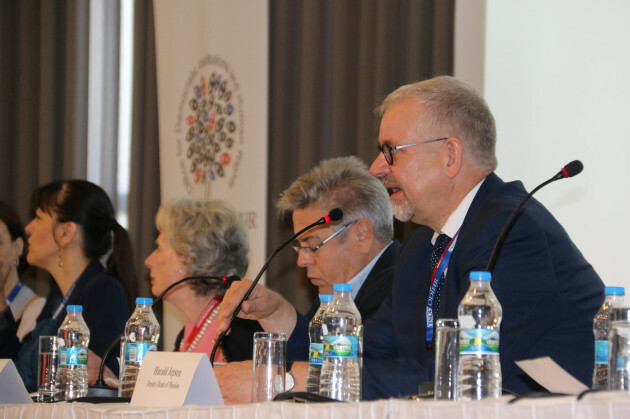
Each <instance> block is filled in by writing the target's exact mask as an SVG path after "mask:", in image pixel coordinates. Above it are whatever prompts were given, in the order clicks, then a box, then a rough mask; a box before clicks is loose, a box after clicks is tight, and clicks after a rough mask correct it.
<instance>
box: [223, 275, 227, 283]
mask: <svg viewBox="0 0 630 419" xmlns="http://www.w3.org/2000/svg"><path fill="white" fill-rule="evenodd" d="M227 279H228V276H227V275H223V283H224V284H225V285H227V284H228V283H227Z"/></svg>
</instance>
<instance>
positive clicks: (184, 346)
mask: <svg viewBox="0 0 630 419" xmlns="http://www.w3.org/2000/svg"><path fill="white" fill-rule="evenodd" d="M222 299H223V298H221V297H213V298H212V299H211V300H210V301H209V302H208V304H207V305H206V307H205V308H204V309H203V312H202V313H201V315H200V316H199V318H198V319H197V321H196V322H195V324H194V325H193V328H192V330H191V332H190V335H189V336H188V338H186V339H182V341H181V342H180V343H179V348H178V352H192V351H193V350H194V349H195V348H196V347H197V344H198V343H199V340H201V338H202V337H203V335H204V334H205V333H206V330H207V329H208V327H209V326H210V323H212V320H213V319H214V318H215V317H216V316H217V314H218V313H219V305H220V304H221V300H222ZM191 339H192V341H191Z"/></svg>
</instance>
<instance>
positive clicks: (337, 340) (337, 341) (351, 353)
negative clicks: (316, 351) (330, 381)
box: [324, 335, 359, 358]
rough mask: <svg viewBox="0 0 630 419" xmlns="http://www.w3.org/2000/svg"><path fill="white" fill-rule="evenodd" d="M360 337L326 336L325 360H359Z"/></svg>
mask: <svg viewBox="0 0 630 419" xmlns="http://www.w3.org/2000/svg"><path fill="white" fill-rule="evenodd" d="M358 357H359V337H358V336H336V335H332V336H324V358H358Z"/></svg>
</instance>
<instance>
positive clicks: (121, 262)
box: [0, 180, 136, 390]
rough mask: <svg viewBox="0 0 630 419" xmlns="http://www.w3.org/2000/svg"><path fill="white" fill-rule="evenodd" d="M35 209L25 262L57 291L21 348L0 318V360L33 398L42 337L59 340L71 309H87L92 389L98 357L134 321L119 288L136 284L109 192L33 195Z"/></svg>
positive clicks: (82, 189)
mask: <svg viewBox="0 0 630 419" xmlns="http://www.w3.org/2000/svg"><path fill="white" fill-rule="evenodd" d="M32 207H33V211H34V213H35V217H34V218H33V220H32V221H31V222H30V223H29V224H28V225H27V226H26V234H27V236H28V241H27V243H28V254H27V261H28V263H30V264H31V265H34V266H37V267H39V268H42V269H45V270H46V271H48V273H50V275H51V276H52V277H53V279H54V280H55V283H56V285H57V286H56V287H54V288H53V290H52V291H51V292H50V294H49V295H48V297H47V299H46V304H45V306H44V308H43V309H42V312H41V314H40V315H39V317H38V319H37V325H36V326H35V329H34V330H33V332H31V333H30V334H29V335H27V336H25V338H24V340H23V342H21V344H20V342H19V341H18V339H17V337H15V323H14V322H13V318H12V316H11V315H10V313H7V311H8V310H5V311H4V312H2V313H0V357H7V356H9V357H11V358H13V359H14V360H15V364H16V367H17V369H18V371H19V372H20V375H21V376H22V379H23V380H24V384H25V385H26V387H27V389H29V390H33V389H34V387H35V385H36V375H37V346H38V338H39V336H43V335H55V334H56V333H57V329H58V328H59V326H60V325H61V323H62V321H63V319H64V317H65V314H66V313H65V312H66V307H67V306H68V305H82V306H83V318H84V319H85V322H86V323H87V326H88V328H89V329H90V343H89V347H88V382H89V383H90V384H92V383H94V382H95V381H96V378H97V375H98V367H99V364H100V361H101V357H102V356H103V354H104V352H105V351H106V349H107V347H108V346H109V345H110V344H111V342H112V341H113V340H114V339H115V338H116V337H117V336H118V335H119V334H120V333H121V332H122V331H123V329H124V326H125V322H126V321H127V319H128V318H129V314H130V312H129V305H128V300H127V296H126V294H125V290H124V289H123V285H122V284H132V286H133V284H136V280H135V274H134V272H133V269H132V262H131V261H132V256H131V243H130V241H129V236H128V234H127V231H126V230H125V229H124V228H123V227H121V226H120V225H119V224H118V222H116V219H115V218H114V217H115V213H114V208H113V206H112V204H111V201H110V200H109V197H108V196H107V194H106V193H105V191H103V189H101V188H100V187H99V186H97V185H95V184H93V183H91V182H88V181H86V180H68V181H55V182H52V183H49V184H47V185H44V186H41V187H39V188H37V189H36V190H35V191H34V192H33V195H32ZM101 259H105V262H104V264H101ZM133 296H134V297H135V295H133ZM107 366H108V367H109V369H110V370H111V371H107V372H106V376H109V377H112V378H115V377H116V374H117V369H118V366H117V362H116V360H115V359H111V363H108V364H107Z"/></svg>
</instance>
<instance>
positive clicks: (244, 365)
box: [214, 361, 252, 404]
mask: <svg viewBox="0 0 630 419" xmlns="http://www.w3.org/2000/svg"><path fill="white" fill-rule="evenodd" d="M214 375H215V376H216V377H217V381H218V382H219V388H220V389H221V395H222V396H223V402H224V403H225V404H246V403H251V398H252V361H241V362H229V363H227V364H225V365H221V366H218V367H214Z"/></svg>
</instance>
